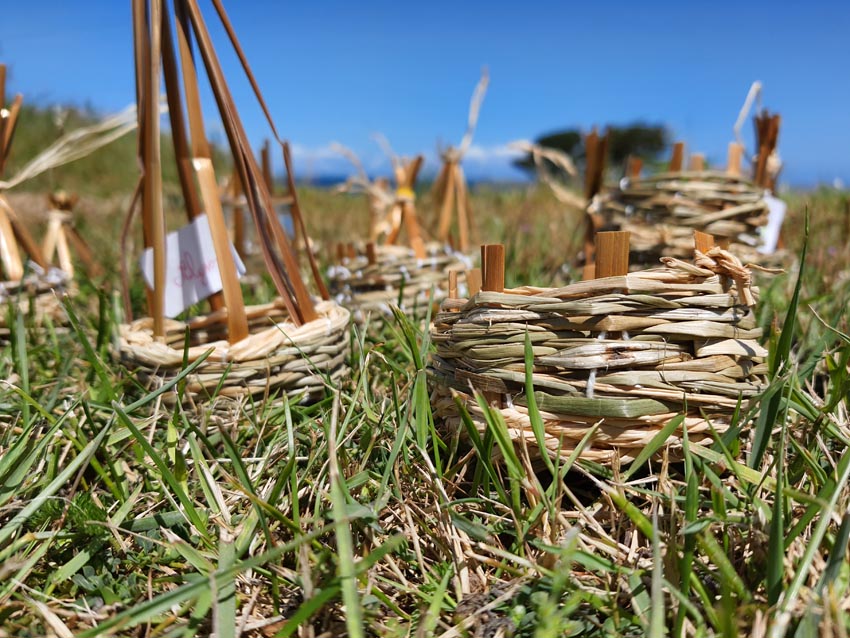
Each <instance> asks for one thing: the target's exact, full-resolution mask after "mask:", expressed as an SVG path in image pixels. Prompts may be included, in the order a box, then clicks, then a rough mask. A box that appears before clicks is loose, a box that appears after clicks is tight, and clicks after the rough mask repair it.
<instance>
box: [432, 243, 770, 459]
mask: <svg viewBox="0 0 850 638" xmlns="http://www.w3.org/2000/svg"><path fill="white" fill-rule="evenodd" d="M691 245H692V246H693V244H691ZM733 277H734V278H733ZM757 295H758V291H757V289H755V288H751V287H750V279H749V271H748V270H746V269H745V268H743V267H742V266H741V265H740V262H739V261H737V259H735V258H734V257H733V256H732V255H731V254H730V253H728V252H726V251H722V250H721V249H719V248H712V249H711V250H710V251H708V253H707V255H703V254H702V253H697V258H696V259H695V260H694V262H685V261H681V260H677V259H673V258H665V259H664V267H662V268H656V269H652V270H645V271H642V272H637V273H630V274H628V275H625V276H621V277H608V278H604V279H596V280H590V281H584V282H580V283H576V284H572V285H570V286H567V287H564V288H554V289H541V288H531V287H525V288H517V289H513V290H506V291H504V292H502V293H497V292H481V293H479V294H477V295H476V296H475V297H474V298H472V299H470V300H465V299H450V300H447V301H446V302H444V303H443V305H442V308H441V312H440V313H439V314H438V315H437V317H436V319H435V322H434V326H433V328H432V333H431V336H432V339H433V341H434V343H435V346H436V354H435V355H434V356H433V357H432V359H431V362H430V367H429V373H430V382H431V391H432V397H431V399H432V405H433V407H434V411H435V415H436V416H437V417H438V418H439V419H440V420H441V421H442V423H443V425H444V426H445V427H446V428H447V429H449V430H452V429H457V428H460V427H462V426H461V421H460V416H459V413H458V409H457V405H456V403H455V400H454V397H458V398H459V399H460V401H461V402H462V403H463V405H465V406H466V408H467V409H468V410H469V412H470V415H471V417H472V419H473V421H474V422H475V424H476V426H477V427H478V428H479V429H481V430H482V431H483V430H484V429H485V428H486V426H485V420H484V415H483V413H482V410H481V409H480V407H479V406H478V404H477V402H476V401H475V399H474V397H473V390H474V391H476V392H481V393H484V395H485V397H486V398H487V399H488V401H490V404H491V405H494V406H495V407H497V408H498V409H499V410H500V412H501V415H502V416H503V417H504V420H505V422H506V424H507V427H508V429H509V432H510V434H511V436H512V438H513V439H514V440H515V442H519V441H520V440H521V439H524V442H525V444H526V445H527V446H528V447H529V448H530V449H531V450H532V451H535V453H537V454H539V449H538V446H537V442H536V439H535V435H534V432H533V430H532V427H531V421H530V419H529V415H528V410H527V408H526V405H527V400H526V396H525V390H524V387H525V386H524V383H525V364H524V354H525V339H526V333H527V334H528V335H529V336H530V339H531V343H532V347H533V355H534V368H533V381H534V389H535V398H536V401H537V405H538V407H539V409H540V411H541V414H542V418H543V422H544V426H545V431H546V440H545V444H546V448H547V450H546V452H547V453H548V454H550V455H557V454H560V455H562V456H564V457H565V458H566V457H567V456H569V455H570V454H571V453H572V452H573V451H574V450H575V448H576V446H577V444H578V443H579V442H580V441H581V440H582V438H583V437H584V436H585V435H586V434H587V433H588V431H589V428H591V427H592V426H594V425H596V424H598V427H597V429H596V431H595V433H594V434H593V436H592V437H591V438H590V439H589V441H588V443H587V445H586V446H585V447H584V448H583V449H582V451H581V457H582V458H585V459H588V460H592V461H596V462H600V463H610V462H611V461H612V460H613V459H614V458H615V457H619V458H620V459H621V460H629V459H633V458H634V457H635V456H636V455H637V454H638V453H639V451H640V450H641V449H642V448H643V447H644V446H646V445H647V443H649V442H650V441H651V440H652V439H653V437H654V436H655V435H656V434H657V433H658V432H659V431H660V430H661V429H662V428H663V427H664V426H665V425H666V424H668V423H669V422H670V421H671V420H672V419H673V418H674V417H676V416H677V415H680V414H684V415H685V420H684V426H685V427H686V428H687V431H688V437H689V442H690V444H691V445H708V444H710V443H711V442H712V441H713V438H712V435H711V429H712V428H713V429H714V430H716V431H717V432H723V431H725V430H726V429H728V427H729V424H730V418H731V417H732V414H733V412H734V410H735V408H736V405H737V404H738V401H739V398H740V399H743V401H744V404H745V405H746V403H747V402H748V401H749V400H751V399H752V398H753V397H754V396H755V395H757V394H758V392H759V391H760V389H761V388H762V387H763V385H764V383H765V380H764V376H763V375H764V373H765V371H766V366H765V363H764V358H765V356H766V354H767V353H766V351H765V350H764V348H762V347H761V346H760V345H759V343H758V341H757V339H758V338H759V337H760V336H761V330H760V329H759V328H758V327H757V326H756V321H755V317H754V314H753V312H752V306H753V305H754V304H755V302H756V299H757ZM681 436H682V432H681V429H677V430H676V431H675V432H674V433H673V435H672V436H671V437H670V439H669V440H668V442H667V446H666V447H667V449H668V452H669V453H670V455H671V457H674V458H675V457H676V456H677V455H678V454H680V450H681Z"/></svg>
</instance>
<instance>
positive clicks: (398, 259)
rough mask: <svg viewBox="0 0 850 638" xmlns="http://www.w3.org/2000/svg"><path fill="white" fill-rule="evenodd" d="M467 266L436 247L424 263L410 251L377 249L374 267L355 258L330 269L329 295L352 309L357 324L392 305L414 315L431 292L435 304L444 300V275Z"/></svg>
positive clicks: (388, 310)
mask: <svg viewBox="0 0 850 638" xmlns="http://www.w3.org/2000/svg"><path fill="white" fill-rule="evenodd" d="M467 266H468V265H467V264H465V263H464V262H463V261H462V260H461V258H460V257H459V256H458V255H456V254H453V253H449V252H446V251H445V250H444V249H443V248H442V246H438V245H429V246H428V256H427V257H426V258H425V259H417V258H416V256H415V255H414V254H413V251H412V250H411V249H409V248H405V247H402V246H379V247H378V248H377V249H376V259H375V263H373V264H370V263H369V261H368V259H367V258H366V257H365V256H362V255H358V256H357V257H355V258H353V259H346V260H344V261H343V263H342V264H341V265H337V266H334V267H332V268H331V270H330V272H329V284H330V291H331V294H332V295H334V296H335V297H336V299H337V300H338V301H339V303H341V304H343V305H345V306H346V307H348V308H351V309H352V311H353V312H354V313H355V318H356V319H358V320H362V319H363V316H364V315H365V314H366V313H369V312H376V313H380V314H389V313H390V306H393V305H398V306H399V307H400V308H401V309H402V310H403V311H404V312H406V313H407V314H409V315H413V314H414V313H416V312H417V311H420V312H421V311H424V309H425V308H426V307H427V305H428V303H429V302H430V301H431V291H432V290H433V291H434V297H433V300H434V301H435V302H440V301H441V300H442V299H444V298H445V297H446V294H447V290H446V274H447V273H448V272H449V271H450V270H457V271H462V270H466V269H467Z"/></svg>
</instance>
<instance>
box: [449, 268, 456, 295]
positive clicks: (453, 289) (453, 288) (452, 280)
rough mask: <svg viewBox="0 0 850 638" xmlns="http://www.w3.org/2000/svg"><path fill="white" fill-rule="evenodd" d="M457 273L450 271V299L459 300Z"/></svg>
mask: <svg viewBox="0 0 850 638" xmlns="http://www.w3.org/2000/svg"><path fill="white" fill-rule="evenodd" d="M457 297H458V295H457V271H456V270H450V271H449V294H448V298H449V299H457Z"/></svg>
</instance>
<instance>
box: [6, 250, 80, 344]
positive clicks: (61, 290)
mask: <svg viewBox="0 0 850 638" xmlns="http://www.w3.org/2000/svg"><path fill="white" fill-rule="evenodd" d="M69 292H70V290H69V286H68V277H67V275H66V274H65V273H63V272H62V271H61V270H59V269H57V268H51V269H50V270H49V271H48V272H47V273H44V272H43V271H42V270H41V268H39V267H38V266H37V265H36V264H31V271H30V272H29V274H27V275H26V276H25V277H24V278H23V279H21V280H18V281H0V306H2V312H0V341H3V340H6V339H8V337H9V326H8V325H7V324H8V312H7V309H8V307H9V306H10V305H11V306H14V307H15V309H16V310H17V311H18V312H21V313H23V314H25V315H26V314H28V313H29V312H30V311H32V313H33V318H34V320H35V325H36V326H41V325H42V324H43V323H44V322H45V320H48V319H49V320H50V321H51V322H52V323H54V324H56V325H64V324H66V323H67V315H66V314H65V309H64V308H63V307H62V302H61V298H62V297H63V296H64V295H66V294H68V293H69Z"/></svg>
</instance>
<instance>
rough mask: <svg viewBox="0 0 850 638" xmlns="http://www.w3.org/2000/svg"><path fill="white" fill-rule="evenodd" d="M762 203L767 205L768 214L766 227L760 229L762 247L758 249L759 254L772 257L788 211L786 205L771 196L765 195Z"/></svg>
mask: <svg viewBox="0 0 850 638" xmlns="http://www.w3.org/2000/svg"><path fill="white" fill-rule="evenodd" d="M764 201H765V203H766V204H767V208H768V211H769V212H768V215H767V225H766V226H763V227H762V231H761V238H762V246H761V248H759V252H761V253H763V254H765V255H772V254H773V253H774V252H776V245H777V244H778V243H779V232H780V231H781V230H782V222H783V221H784V220H785V212H786V211H787V210H788V205H787V204H786V203H785V202H783V201H782V200H781V199H779V198H777V197H774V196H773V195H771V194H768V195H765V197H764Z"/></svg>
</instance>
